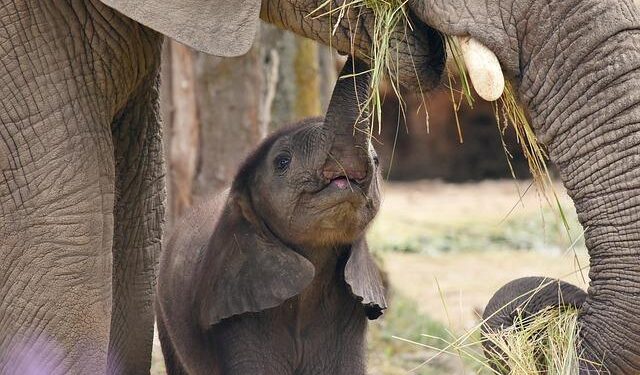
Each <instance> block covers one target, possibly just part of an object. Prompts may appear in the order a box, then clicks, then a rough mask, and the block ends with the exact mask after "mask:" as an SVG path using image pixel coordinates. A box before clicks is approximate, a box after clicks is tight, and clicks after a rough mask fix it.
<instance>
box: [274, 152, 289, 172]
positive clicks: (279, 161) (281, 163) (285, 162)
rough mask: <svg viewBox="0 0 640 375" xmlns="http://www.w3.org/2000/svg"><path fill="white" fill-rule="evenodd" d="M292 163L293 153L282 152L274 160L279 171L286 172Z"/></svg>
mask: <svg viewBox="0 0 640 375" xmlns="http://www.w3.org/2000/svg"><path fill="white" fill-rule="evenodd" d="M290 163H291V155H289V154H280V155H278V156H276V159H275V161H274V164H275V167H276V169H277V170H278V171H280V172H284V171H286V170H287V168H289V164H290Z"/></svg>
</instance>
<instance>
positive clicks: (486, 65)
mask: <svg viewBox="0 0 640 375" xmlns="http://www.w3.org/2000/svg"><path fill="white" fill-rule="evenodd" d="M457 38H458V41H459V44H460V49H461V51H462V57H463V59H464V64H465V65H466V67H467V71H468V72H469V78H470V79H471V84H472V85H473V88H474V89H475V90H476V92H477V93H478V95H480V97H481V98H482V99H484V100H487V101H490V102H492V101H494V100H498V98H499V97H500V96H501V95H502V92H503V91H504V75H503V74H502V68H501V67H500V62H498V58H497V57H496V55H495V54H494V53H493V52H491V50H490V49H489V48H487V47H485V46H484V45H483V44H482V43H480V42H479V41H478V40H476V39H475V38H472V37H469V36H460V37H457Z"/></svg>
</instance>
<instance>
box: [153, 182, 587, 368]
mask: <svg viewBox="0 0 640 375" xmlns="http://www.w3.org/2000/svg"><path fill="white" fill-rule="evenodd" d="M530 185H531V184H530V182H526V181H525V182H521V183H519V184H516V183H515V182H514V181H512V180H508V181H490V182H489V181H485V182H479V183H469V184H446V183H441V182H434V181H418V182H411V183H388V184H386V187H385V191H384V195H385V199H384V202H383V206H382V209H381V211H380V214H379V215H378V218H377V219H376V221H375V223H374V224H373V225H372V228H371V232H370V236H369V239H370V242H371V247H372V248H373V249H374V251H375V252H376V253H377V254H378V255H379V256H380V258H381V259H382V261H383V264H384V268H385V270H386V272H387V274H388V277H389V280H390V283H391V286H392V289H393V295H392V301H391V302H392V304H391V307H390V310H389V311H388V312H387V313H386V315H387V318H385V320H383V321H379V322H374V323H373V324H372V326H371V329H370V338H369V357H370V366H369V367H370V369H369V370H370V373H372V374H376V375H396V374H398V375H399V374H404V373H412V374H460V375H461V374H471V373H477V371H478V370H477V366H474V365H473V364H471V365H470V364H469V362H468V361H466V360H462V359H460V358H458V357H456V356H446V355H443V356H440V357H438V358H436V360H433V361H431V362H429V363H428V364H426V365H424V366H422V367H420V368H419V369H417V370H415V371H413V372H409V370H411V369H413V368H414V367H416V366H417V365H419V364H420V363H421V362H423V361H425V360H427V359H428V358H430V357H431V356H433V354H434V351H433V349H428V348H422V347H419V346H417V345H415V344H410V343H406V342H403V341H402V340H400V339H398V338H395V337H396V336H397V337H400V338H407V339H410V340H414V341H417V340H421V339H420V337H421V336H420V334H422V333H426V334H429V335H434V336H439V335H447V336H449V337H448V339H449V340H450V339H451V337H456V335H461V334H463V333H464V332H466V331H467V330H469V329H471V328H473V327H475V326H476V325H477V323H478V319H477V315H478V314H480V313H481V311H482V309H483V307H484V305H485V304H486V302H487V301H488V300H489V298H490V297H491V295H492V294H493V292H495V291H496V290H497V289H498V288H499V287H500V286H502V285H503V284H504V283H506V282H508V281H510V280H513V279H514V278H517V277H521V276H531V275H544V276H552V277H559V278H562V279H565V280H568V281H570V282H572V283H574V284H577V285H580V286H583V287H584V286H585V283H586V278H587V274H588V269H587V267H588V260H587V257H586V254H585V250H584V244H583V242H582V240H581V234H582V229H581V228H580V226H579V224H578V223H577V220H576V217H575V210H574V208H573V205H572V203H571V201H570V200H569V198H568V197H567V196H566V195H565V194H564V192H563V190H562V189H561V188H560V187H559V186H558V187H556V189H555V190H556V193H557V196H558V201H559V202H560V205H561V206H562V210H563V213H564V215H565V216H566V218H567V219H566V223H567V224H568V226H569V230H567V229H566V227H565V222H564V220H562V219H561V215H560V214H558V212H557V211H556V210H555V209H554V208H553V207H552V206H550V205H549V204H547V202H546V201H545V199H544V198H543V197H542V196H541V195H540V194H538V193H536V192H535V190H536V189H535V188H533V187H530ZM525 192H526V193H525ZM572 244H574V246H572ZM394 308H395V310H394ZM422 331H429V332H422ZM430 345H431V346H438V344H437V340H436V343H435V344H430ZM161 358H162V357H161V351H160V346H159V344H158V343H157V341H156V345H155V347H154V361H153V367H152V374H163V373H164V371H163V366H162V360H161Z"/></svg>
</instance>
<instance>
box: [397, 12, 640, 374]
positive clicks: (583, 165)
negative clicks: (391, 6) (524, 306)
mask: <svg viewBox="0 0 640 375" xmlns="http://www.w3.org/2000/svg"><path fill="white" fill-rule="evenodd" d="M410 3H411V6H412V7H413V9H414V11H415V12H416V13H417V14H418V15H419V16H420V18H421V19H422V20H424V21H425V22H427V23H428V24H430V25H431V26H433V27H435V28H437V29H438V30H440V31H442V32H444V33H447V34H453V35H471V36H473V37H475V38H476V39H478V40H479V41H480V42H482V43H484V44H485V45H486V46H487V47H489V49H491V50H492V51H493V52H495V54H496V55H497V57H498V59H499V61H500V63H501V65H502V68H503V70H504V71H505V73H506V74H507V75H508V76H510V77H512V78H513V79H514V81H515V83H516V87H517V94H518V97H519V98H520V100H521V101H522V103H523V104H524V106H525V108H526V109H527V113H528V116H529V118H530V120H531V123H532V126H533V128H534V130H535V132H536V134H537V136H538V138H539V139H540V140H541V141H542V142H543V143H544V144H545V145H546V146H547V148H548V151H549V157H550V159H551V160H552V161H553V162H554V163H555V164H556V165H557V166H558V169H559V170H560V176H561V178H562V181H563V183H564V185H565V187H566V188H567V190H568V193H569V195H570V196H571V197H572V198H573V200H574V203H575V206H576V210H577V212H578V218H579V220H580V222H581V224H582V225H583V226H584V228H585V239H586V245H587V248H588V250H589V255H590V264H591V268H590V271H589V277H590V279H591V281H590V284H589V289H588V293H587V295H586V296H582V295H581V293H579V292H577V291H576V289H575V288H574V287H571V286H568V285H566V284H559V285H558V284H556V286H555V287H553V288H550V287H546V288H541V292H540V293H537V294H535V295H534V296H533V297H531V302H530V307H535V308H536V309H540V308H543V307H544V306H548V305H555V304H558V303H560V302H562V301H563V299H564V297H562V298H560V299H559V294H560V295H562V294H564V296H565V297H566V299H564V301H565V302H567V303H575V304H578V305H580V304H581V305H582V308H581V311H580V316H579V325H580V328H581V329H580V336H579V343H578V345H579V346H580V348H579V352H580V353H582V355H583V356H584V357H585V359H586V360H588V361H593V363H597V364H601V365H602V366H603V367H604V368H602V367H601V368H594V367H598V366H591V365H589V363H588V361H584V362H583V363H582V366H581V367H582V368H581V373H592V372H593V373H595V371H596V370H600V371H607V372H609V373H611V374H638V373H640V313H639V309H640V16H639V13H638V9H637V8H636V7H635V5H634V3H633V1H631V0H483V1H474V0H412V1H411V2H410ZM540 281H541V280H540V279H531V278H525V279H521V280H519V281H515V282H514V283H511V284H508V285H507V286H506V287H505V288H503V289H502V290H501V291H500V292H499V294H498V295H497V296H495V298H494V300H493V301H492V302H493V303H492V304H490V305H489V308H490V309H492V310H493V311H496V310H497V307H498V306H497V305H504V303H497V301H502V302H509V301H512V300H513V299H514V298H516V297H517V296H520V295H522V294H523V293H526V292H531V291H533V290H535V289H537V288H538V287H539V286H540V284H541V283H540ZM529 296H530V295H529ZM585 298H586V299H585ZM583 301H584V302H583ZM511 307H513V306H511ZM510 312H511V311H510ZM510 312H508V313H510Z"/></svg>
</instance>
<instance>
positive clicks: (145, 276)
mask: <svg viewBox="0 0 640 375" xmlns="http://www.w3.org/2000/svg"><path fill="white" fill-rule="evenodd" d="M158 60H159V56H158ZM157 103H158V90H157V74H152V77H151V78H150V79H149V82H145V83H144V84H143V85H142V86H141V87H140V90H138V92H137V94H135V95H134V96H133V97H132V99H131V100H130V101H129V104H128V105H127V106H126V107H125V108H124V110H123V111H122V114H121V115H120V116H118V118H117V119H116V120H115V122H114V124H113V142H114V149H115V155H116V192H117V196H116V204H115V218H116V221H115V222H116V224H115V233H114V247H113V313H112V316H111V339H110V343H109V370H110V371H109V374H143V373H147V374H148V373H149V366H150V364H151V346H152V341H153V295H154V291H155V266H156V263H157V262H156V259H157V255H158V253H159V251H160V245H161V234H162V224H163V222H164V201H165V188H164V163H163V154H162V132H161V126H160V122H159V118H158V108H157Z"/></svg>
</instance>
